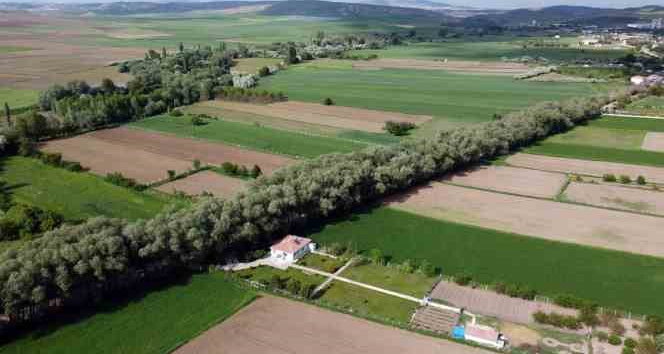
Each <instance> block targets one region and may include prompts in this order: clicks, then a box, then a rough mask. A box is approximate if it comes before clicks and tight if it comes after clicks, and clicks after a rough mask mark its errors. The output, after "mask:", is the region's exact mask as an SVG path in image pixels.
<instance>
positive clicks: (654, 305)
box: [311, 207, 664, 315]
mask: <svg viewBox="0 0 664 354" xmlns="http://www.w3.org/2000/svg"><path fill="white" fill-rule="evenodd" d="M311 237H312V238H313V239H314V240H315V241H316V242H318V243H321V244H329V243H333V242H339V243H341V244H346V243H348V242H350V243H351V244H352V245H353V246H354V247H355V249H357V250H358V251H360V252H367V251H368V250H370V249H372V248H378V249H381V250H382V251H383V253H384V254H385V255H386V256H388V257H391V261H392V262H403V261H404V260H406V259H410V260H414V261H415V262H421V261H422V260H424V259H426V260H428V261H429V262H431V263H432V264H433V265H434V266H436V267H440V269H442V272H443V274H444V275H455V274H459V273H461V272H463V273H465V274H469V275H471V276H472V277H473V278H474V279H475V280H477V281H480V282H484V283H492V282H495V281H504V282H508V283H513V284H527V285H529V286H530V287H531V288H533V289H536V290H538V291H539V292H540V293H543V294H545V295H556V294H574V295H575V296H579V297H582V298H586V299H590V300H594V301H597V302H599V303H600V304H601V305H603V306H609V307H617V308H627V309H630V310H632V311H637V312H640V313H651V314H660V315H664V303H662V302H661V299H660V296H659V293H660V292H661V291H664V279H662V277H661V276H660V274H661V273H662V272H663V271H664V260H662V259H659V258H653V257H648V256H641V255H635V254H629V253H622V252H616V251H611V250H605V249H599V248H592V247H586V246H581V245H575V244H567V243H559V242H553V241H549V240H543V239H538V238H532V237H526V236H520V235H516V234H510V233H506V232H501V231H496V230H490V229H484V228H480V227H477V226H469V225H462V224H456V223H452V222H448V221H444V220H436V219H431V218H427V217H424V216H420V215H415V214H411V213H407V212H404V211H399V210H395V209H392V208H386V207H381V208H377V209H372V210H365V211H359V212H358V213H356V214H354V215H353V216H352V217H349V218H347V219H342V220H338V221H335V222H332V223H329V224H327V225H326V226H323V227H321V229H320V230H318V231H316V232H315V233H313V234H312V235H311ZM470 255H472V256H470ZM524 264H527V265H528V266H527V267H524ZM607 270H610V271H607ZM634 289H643V291H634Z"/></svg>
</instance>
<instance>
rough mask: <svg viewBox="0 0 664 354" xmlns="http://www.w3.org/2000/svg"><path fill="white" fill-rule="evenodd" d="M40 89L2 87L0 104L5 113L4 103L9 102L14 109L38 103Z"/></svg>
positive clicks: (0, 88)
mask: <svg viewBox="0 0 664 354" xmlns="http://www.w3.org/2000/svg"><path fill="white" fill-rule="evenodd" d="M37 98H39V91H37V90H19V89H13V88H7V87H0V105H2V107H3V108H2V112H3V115H4V112H5V111H4V104H5V102H7V103H8V104H9V108H11V109H12V110H15V109H19V108H23V107H26V106H31V105H33V104H35V103H37Z"/></svg>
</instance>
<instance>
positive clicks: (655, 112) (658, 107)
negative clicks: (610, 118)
mask: <svg viewBox="0 0 664 354" xmlns="http://www.w3.org/2000/svg"><path fill="white" fill-rule="evenodd" d="M625 110H626V111H628V112H630V113H635V114H643V115H646V116H664V97H657V96H650V97H646V98H644V99H642V100H639V101H636V102H634V103H632V104H630V105H629V106H627V107H626V108H625Z"/></svg>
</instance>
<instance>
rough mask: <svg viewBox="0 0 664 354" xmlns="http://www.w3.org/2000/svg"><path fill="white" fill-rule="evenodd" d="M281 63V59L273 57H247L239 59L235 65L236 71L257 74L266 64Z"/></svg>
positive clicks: (234, 69)
mask: <svg viewBox="0 0 664 354" xmlns="http://www.w3.org/2000/svg"><path fill="white" fill-rule="evenodd" d="M279 63H281V59H272V58H245V59H237V60H236V64H235V66H233V69H232V70H233V71H234V72H241V73H245V74H257V73H258V70H260V68H262V67H264V66H272V65H278V64H279Z"/></svg>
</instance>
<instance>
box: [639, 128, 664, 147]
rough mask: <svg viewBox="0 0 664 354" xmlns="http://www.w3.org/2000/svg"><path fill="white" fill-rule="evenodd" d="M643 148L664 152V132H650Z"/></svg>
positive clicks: (644, 140)
mask: <svg viewBox="0 0 664 354" xmlns="http://www.w3.org/2000/svg"><path fill="white" fill-rule="evenodd" d="M641 148H642V149H643V150H648V151H657V152H664V133H654V132H650V133H648V134H646V137H645V138H644V139H643V144H642V145H641Z"/></svg>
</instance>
